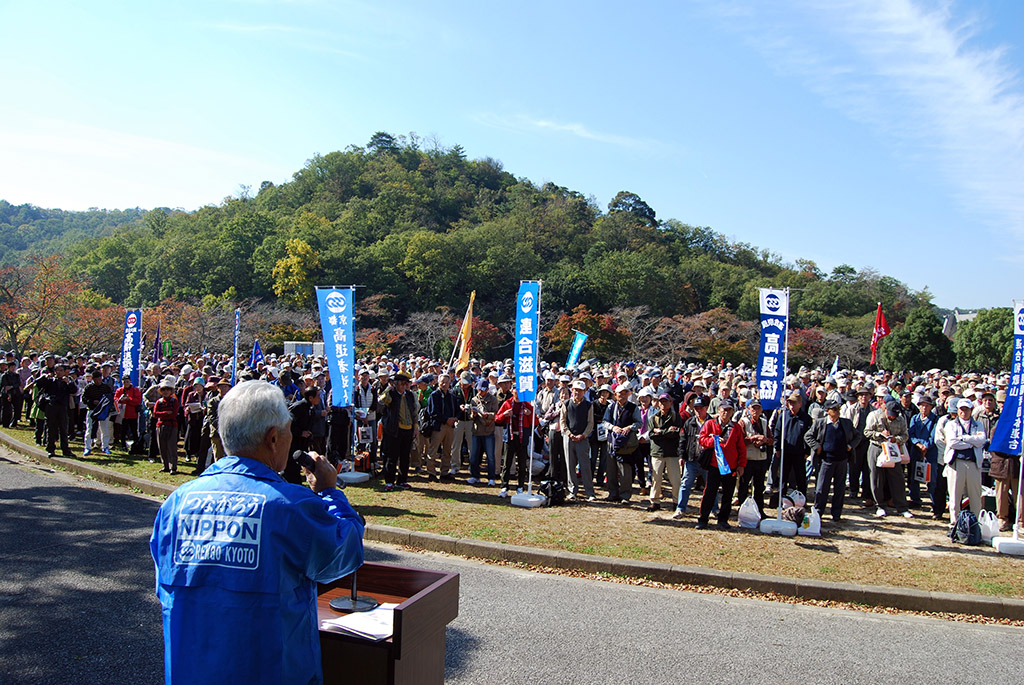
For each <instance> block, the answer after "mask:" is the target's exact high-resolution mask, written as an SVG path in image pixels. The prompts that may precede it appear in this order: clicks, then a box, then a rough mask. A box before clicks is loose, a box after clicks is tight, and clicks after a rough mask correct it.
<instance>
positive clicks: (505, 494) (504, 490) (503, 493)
mask: <svg viewBox="0 0 1024 685" xmlns="http://www.w3.org/2000/svg"><path fill="white" fill-rule="evenodd" d="M498 497H508V488H502V489H501V492H499V493H498Z"/></svg>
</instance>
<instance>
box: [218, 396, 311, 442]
mask: <svg viewBox="0 0 1024 685" xmlns="http://www.w3.org/2000/svg"><path fill="white" fill-rule="evenodd" d="M291 420H292V415H291V413H290V412H289V411H288V405H287V403H286V402H285V399H284V393H283V392H282V391H281V388H279V387H278V386H276V385H271V384H270V383H267V382H266V381H246V382H244V383H239V384H238V385H236V386H235V387H233V388H231V390H229V391H228V392H227V394H226V395H224V398H223V399H222V400H221V401H220V405H218V407H217V426H218V430H219V432H220V439H221V441H222V442H223V443H224V452H225V453H226V454H229V455H234V456H239V457H248V456H252V455H253V454H255V453H256V450H258V449H259V446H260V444H261V443H262V442H263V437H264V436H265V435H266V434H267V431H268V430H270V429H271V428H277V429H279V430H282V431H284V430H286V429H287V428H288V422H289V421H291Z"/></svg>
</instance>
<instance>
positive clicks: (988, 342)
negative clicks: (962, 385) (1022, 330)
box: [953, 307, 1013, 371]
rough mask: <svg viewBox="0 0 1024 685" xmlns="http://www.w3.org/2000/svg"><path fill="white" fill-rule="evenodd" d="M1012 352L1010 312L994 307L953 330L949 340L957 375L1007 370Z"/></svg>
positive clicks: (984, 310)
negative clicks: (951, 345)
mask: <svg viewBox="0 0 1024 685" xmlns="http://www.w3.org/2000/svg"><path fill="white" fill-rule="evenodd" d="M1012 348H1013V310H1012V309H1010V308H1009V307H995V308H993V309H983V310H981V311H980V312H978V315H977V316H976V317H974V320H973V321H965V322H964V323H962V324H960V325H959V327H957V330H956V335H955V336H954V337H953V351H954V352H955V353H956V368H957V370H959V371H982V370H987V369H1009V368H1010V352H1011V351H1012Z"/></svg>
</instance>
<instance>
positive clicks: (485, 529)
mask: <svg viewBox="0 0 1024 685" xmlns="http://www.w3.org/2000/svg"><path fill="white" fill-rule="evenodd" d="M5 432H7V433H8V434H10V435H12V436H14V437H15V438H17V439H18V440H20V441H22V442H24V443H26V444H34V439H33V435H32V433H31V431H29V430H24V429H13V430H5ZM73 448H74V452H75V454H76V455H77V458H78V459H80V460H82V461H85V462H88V463H91V464H95V465H98V466H103V467H106V468H109V469H113V470H115V471H120V472H122V473H125V474H129V475H132V476H135V477H138V478H145V479H147V480H152V481H156V482H159V483H165V484H180V483H183V482H186V481H188V480H190V479H191V478H192V476H191V475H190V474H191V473H192V471H193V469H194V465H192V464H188V463H186V462H183V461H179V470H180V472H181V473H179V475H177V476H171V475H170V474H166V473H161V472H160V466H159V464H151V463H149V462H148V461H147V460H146V459H145V458H137V457H129V456H128V455H126V454H125V453H124V452H121V451H116V450H115V451H114V453H113V454H112V455H104V454H92V455H90V456H88V457H85V456H82V446H81V443H80V442H76V443H73ZM410 480H411V482H412V485H413V489H412V490H409V491H395V492H385V491H384V489H383V487H382V486H381V485H380V484H379V483H377V482H374V481H371V483H369V484H365V485H356V486H350V487H348V488H347V489H346V493H347V495H348V497H349V499H350V500H351V502H352V503H353V505H355V506H356V508H358V509H359V511H361V512H362V513H363V515H365V516H366V518H367V521H369V522H371V523H379V524H384V525H391V526H400V527H403V528H408V529H412V530H419V531H426V532H431V533H439V534H442V535H449V536H452V537H458V538H473V539H478V540H487V541H492V542H500V543H508V544H516V545H526V546H531V547H540V548H545V549H553V550H565V551H569V552H578V553H582V554H598V555H603V556H611V557H620V558H627V559H638V560H650V561H660V562H665V563H673V564H685V565H690V566H702V567H707V568H715V569H722V570H727V571H745V572H751V573H763V574H768V575H779V576H789V577H798V578H810V579H818V580H835V581H848V582H855V583H862V584H870V585H886V586H894V587H907V588H916V589H921V590H932V591H942V592H963V593H971V594H983V595H992V596H1000V597H1014V598H1024V559H1021V558H1015V557H1005V556H1000V555H997V554H996V553H995V551H994V550H993V549H992V548H991V547H962V546H958V545H953V544H952V543H951V542H950V541H949V539H948V538H947V537H946V535H945V532H946V524H945V523H943V522H936V521H932V520H931V519H930V518H928V517H927V515H926V512H925V511H924V510H920V511H919V512H918V513H919V516H918V517H917V518H914V519H909V520H908V519H904V518H902V517H889V518H887V519H884V520H882V521H878V520H876V519H874V518H873V517H872V516H871V513H873V512H870V511H868V510H866V509H863V508H861V507H860V506H850V503H849V502H848V503H847V507H846V511H845V512H844V516H843V518H844V523H843V525H842V526H841V527H834V526H832V524H831V522H823V524H822V537H820V538H804V537H797V538H795V539H783V538H778V537H769V536H765V535H760V534H757V533H754V532H747V531H742V530H739V529H734V530H731V531H728V532H723V531H718V530H714V529H711V530H705V531H699V530H695V529H694V523H695V521H696V519H695V517H694V516H692V515H691V516H688V517H687V518H685V519H683V520H682V521H673V520H672V519H671V518H670V515H671V513H672V511H671V507H668V508H667V510H662V511H660V512H655V513H648V512H647V511H645V510H644V506H645V505H646V502H642V503H638V501H637V500H636V498H635V497H634V502H633V505H632V506H631V507H624V506H623V505H621V504H612V503H606V502H596V503H592V504H586V503H570V504H569V505H567V506H564V507H553V508H541V509H520V508H517V507H513V506H511V505H510V504H509V503H508V500H505V499H501V498H499V497H498V488H491V487H479V486H471V485H467V484H466V483H465V480H464V478H460V479H459V481H458V482H456V483H427V482H425V481H423V480H422V479H420V478H418V477H412V478H411V479H410ZM598 492H599V494H600V493H601V491H600V490H599V491H598ZM690 504H691V510H692V509H693V508H694V505H695V504H696V498H691V503H690Z"/></svg>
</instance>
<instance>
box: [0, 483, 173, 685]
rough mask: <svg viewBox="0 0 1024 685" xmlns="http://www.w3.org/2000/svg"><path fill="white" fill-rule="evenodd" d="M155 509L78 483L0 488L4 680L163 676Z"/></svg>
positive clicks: (154, 505)
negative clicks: (152, 542) (152, 550)
mask: <svg viewBox="0 0 1024 685" xmlns="http://www.w3.org/2000/svg"><path fill="white" fill-rule="evenodd" d="M158 506H159V505H158V503H156V502H149V501H146V500H142V499H139V498H137V497H133V496H130V495H119V494H116V493H110V492H101V491H97V490H93V489H90V488H84V487H77V488H76V487H48V486H42V487H27V488H17V487H15V488H13V489H6V490H3V491H0V568H2V569H3V573H2V574H0V637H2V642H3V671H4V674H5V676H4V679H5V682H46V683H53V682H79V683H100V682H104V683H107V682H132V683H150V682H152V683H158V682H161V681H162V679H163V639H162V629H161V621H160V607H159V603H158V602H157V600H156V596H155V595H154V592H153V583H154V580H153V562H152V560H151V559H150V556H149V546H148V542H149V534H150V527H151V525H152V521H153V518H154V516H155V515H156V510H157V508H158ZM7 679H10V680H9V681H8V680H7Z"/></svg>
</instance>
